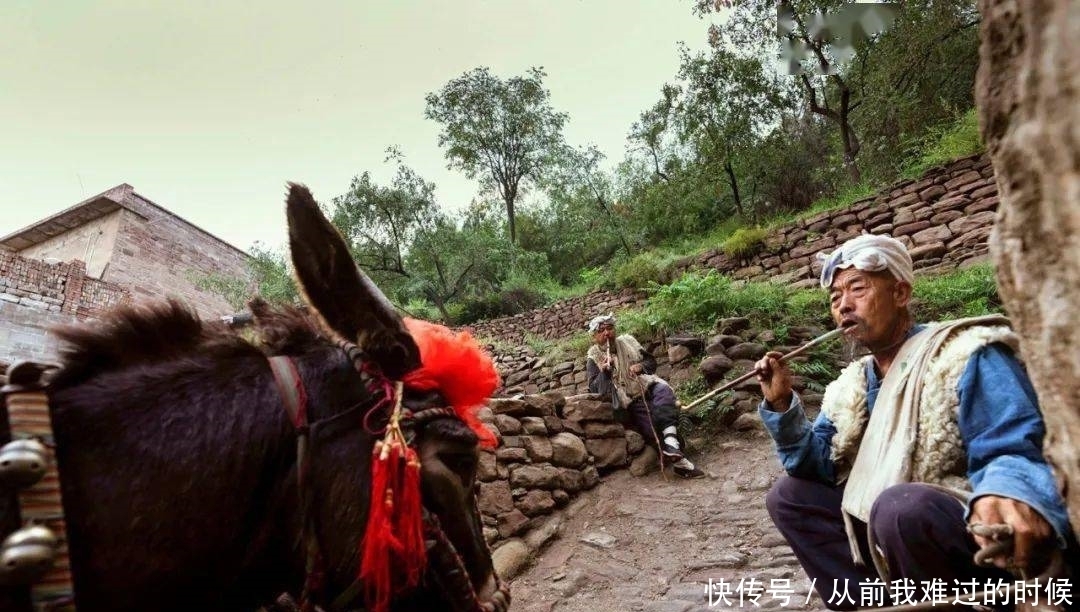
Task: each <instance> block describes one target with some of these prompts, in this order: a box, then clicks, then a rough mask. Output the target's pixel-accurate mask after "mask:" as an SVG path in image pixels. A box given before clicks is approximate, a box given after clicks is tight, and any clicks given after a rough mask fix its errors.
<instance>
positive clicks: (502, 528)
mask: <svg viewBox="0 0 1080 612" xmlns="http://www.w3.org/2000/svg"><path fill="white" fill-rule="evenodd" d="M498 519H499V526H498V529H499V535H500V536H502V537H504V538H509V537H510V536H514V535H517V534H518V533H520V532H521V531H522V530H524V529H525V527H526V526H528V524H529V517H527V516H525V515H524V514H522V513H521V510H518V509H517V508H515V509H513V510H511V511H510V512H507V513H506V514H500V515H499V517H498Z"/></svg>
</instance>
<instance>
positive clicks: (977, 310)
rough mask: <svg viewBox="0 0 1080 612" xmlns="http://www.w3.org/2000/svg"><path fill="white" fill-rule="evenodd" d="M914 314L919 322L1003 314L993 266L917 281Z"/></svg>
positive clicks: (978, 266)
mask: <svg viewBox="0 0 1080 612" xmlns="http://www.w3.org/2000/svg"><path fill="white" fill-rule="evenodd" d="M912 302H913V304H912V311H913V312H914V314H915V318H916V319H917V320H920V321H939V320H944V319H955V318H959V317H974V316H979V315H985V314H993V313H1000V312H1002V311H1003V309H1002V304H1001V299H1000V297H998V292H997V280H996V279H995V277H994V268H993V266H992V265H990V264H980V265H977V266H971V267H970V268H964V269H962V270H957V271H955V272H952V273H949V274H943V275H941V276H933V277H927V278H919V279H916V280H915V289H914V299H913V300H912Z"/></svg>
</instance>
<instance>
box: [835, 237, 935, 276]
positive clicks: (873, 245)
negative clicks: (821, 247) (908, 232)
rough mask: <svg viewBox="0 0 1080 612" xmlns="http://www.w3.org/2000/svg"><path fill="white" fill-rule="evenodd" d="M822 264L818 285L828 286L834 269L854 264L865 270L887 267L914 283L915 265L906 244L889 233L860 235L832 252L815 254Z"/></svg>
mask: <svg viewBox="0 0 1080 612" xmlns="http://www.w3.org/2000/svg"><path fill="white" fill-rule="evenodd" d="M817 257H818V259H819V260H821V261H823V262H824V265H823V266H822V267H821V286H822V287H824V288H825V289H828V288H829V287H830V286H831V285H832V282H833V277H834V276H835V275H836V271H837V270H843V269H846V268H851V267H854V268H855V269H857V270H865V271H867V272H880V271H882V270H888V271H889V272H890V273H891V274H892V275H893V276H894V277H895V278H896V279H897V280H902V281H905V282H907V283H908V284H912V283H914V282H915V272H914V265H913V264H912V262H911V255H910V254H909V253H908V250H907V247H905V246H904V243H903V242H900V241H899V240H897V239H896V238H893V237H892V236H874V235H872V234H863V235H862V236H856V237H855V238H852V239H851V240H848V241H847V242H845V243H844V244H842V245H840V248H839V249H836V250H835V251H833V252H832V253H828V254H826V253H818V254H817Z"/></svg>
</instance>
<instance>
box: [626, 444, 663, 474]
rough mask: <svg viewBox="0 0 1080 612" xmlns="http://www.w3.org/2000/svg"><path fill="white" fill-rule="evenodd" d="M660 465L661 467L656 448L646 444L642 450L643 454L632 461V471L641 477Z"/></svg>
mask: <svg viewBox="0 0 1080 612" xmlns="http://www.w3.org/2000/svg"><path fill="white" fill-rule="evenodd" d="M658 467H660V461H659V456H658V455H657V452H656V449H655V448H653V447H651V446H646V447H645V448H644V450H642V451H641V454H640V455H638V456H637V457H634V460H633V461H631V462H630V473H631V474H633V475H634V476H638V477H640V476H644V475H646V474H649V473H651V472H652V471H654V470H655V469H657V468H658Z"/></svg>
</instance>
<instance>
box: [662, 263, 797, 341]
mask: <svg viewBox="0 0 1080 612" xmlns="http://www.w3.org/2000/svg"><path fill="white" fill-rule="evenodd" d="M789 291H790V290H789V289H787V287H785V286H783V285H780V284H777V283H736V282H734V281H732V280H731V279H730V278H728V277H726V276H723V275H721V274H719V273H717V272H716V271H715V270H710V271H709V272H707V273H702V272H698V271H691V272H687V273H685V274H683V275H682V276H681V277H680V278H679V279H678V280H676V281H675V282H673V283H671V284H669V285H663V286H659V287H657V288H656V289H655V291H654V293H653V295H652V296H651V297H650V299H649V302H648V305H647V307H646V309H645V312H644V315H643V316H644V318H645V320H646V321H647V323H648V324H649V326H650V327H652V328H659V329H665V330H707V329H709V328H711V327H712V325H713V323H714V322H715V321H716V319H718V318H722V317H731V316H745V317H751V318H754V319H757V320H771V319H775V318H777V317H778V316H779V315H780V313H782V312H783V310H784V307H785V303H786V300H787V295H788V292H789Z"/></svg>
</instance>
